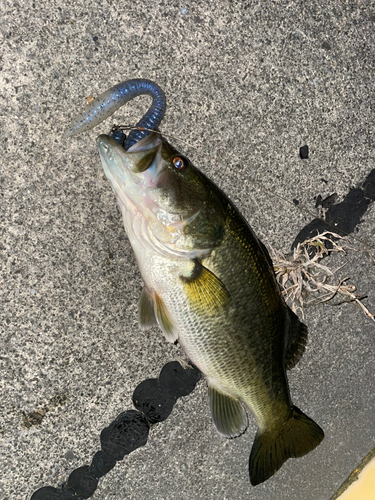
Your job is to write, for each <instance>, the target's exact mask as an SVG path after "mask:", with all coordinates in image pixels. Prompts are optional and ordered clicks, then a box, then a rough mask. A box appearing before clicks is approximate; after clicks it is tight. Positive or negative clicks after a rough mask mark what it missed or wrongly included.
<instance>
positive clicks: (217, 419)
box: [208, 386, 247, 438]
mask: <svg viewBox="0 0 375 500" xmlns="http://www.w3.org/2000/svg"><path fill="white" fill-rule="evenodd" d="M208 396H209V400H210V408H211V416H212V420H213V422H214V424H215V425H216V428H217V430H218V431H219V432H220V433H221V434H224V436H225V437H228V438H233V437H236V436H239V435H240V434H242V433H243V432H244V431H245V429H246V427H247V415H246V411H245V409H244V407H243V406H242V405H241V402H240V400H239V399H235V398H232V397H230V396H227V395H225V394H222V393H221V392H219V391H218V390H216V389H214V388H213V387H211V386H208Z"/></svg>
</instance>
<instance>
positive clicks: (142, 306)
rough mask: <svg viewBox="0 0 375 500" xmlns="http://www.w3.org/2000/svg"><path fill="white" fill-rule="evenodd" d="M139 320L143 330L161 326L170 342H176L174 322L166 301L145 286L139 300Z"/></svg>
mask: <svg viewBox="0 0 375 500" xmlns="http://www.w3.org/2000/svg"><path fill="white" fill-rule="evenodd" d="M138 321H139V326H140V327H141V330H149V329H150V328H152V327H153V326H159V327H160V329H161V330H162V332H163V333H164V336H165V338H166V339H167V340H168V342H172V343H173V342H176V340H178V336H177V335H176V334H175V333H174V328H173V323H172V320H171V318H170V316H169V314H168V311H167V310H166V308H165V305H164V302H163V301H162V299H161V298H160V297H159V295H158V294H157V293H156V292H155V290H151V291H150V290H149V289H148V288H147V287H144V288H143V290H142V293H141V296H140V298H139V302H138Z"/></svg>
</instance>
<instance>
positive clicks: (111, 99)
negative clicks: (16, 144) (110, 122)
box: [65, 78, 166, 150]
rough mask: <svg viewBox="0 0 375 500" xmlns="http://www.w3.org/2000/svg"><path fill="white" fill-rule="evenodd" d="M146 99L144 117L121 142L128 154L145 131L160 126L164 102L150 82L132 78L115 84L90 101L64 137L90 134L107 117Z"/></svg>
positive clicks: (160, 91) (158, 88)
mask: <svg viewBox="0 0 375 500" xmlns="http://www.w3.org/2000/svg"><path fill="white" fill-rule="evenodd" d="M144 94H146V95H150V96H151V97H152V98H153V100H152V104H151V107H150V108H149V110H148V111H147V113H146V114H145V115H144V116H143V117H142V118H141V120H140V121H139V122H138V123H137V124H136V126H135V128H137V127H138V130H132V131H131V132H130V134H129V136H128V138H127V139H126V141H125V145H124V148H125V150H128V149H129V148H130V147H131V146H132V145H133V144H135V143H136V142H138V141H140V140H141V139H142V138H143V137H145V136H146V135H148V134H149V131H147V130H139V128H144V129H151V130H156V129H157V128H158V126H159V125H160V123H161V121H162V119H163V116H164V113H165V109H166V99H165V95H164V92H163V91H162V89H161V88H160V87H159V86H158V85H156V83H154V82H152V81H151V80H145V79H143V78H136V79H134V80H127V81H126V82H122V83H118V84H117V85H115V86H114V87H111V88H110V89H108V90H106V91H105V92H104V93H103V94H101V95H100V96H99V97H97V98H96V99H93V100H92V101H91V102H90V103H89V104H88V105H87V106H86V108H85V109H84V110H83V111H82V113H80V114H79V115H77V116H76V117H75V119H74V120H73V121H72V123H71V125H70V128H69V130H68V132H67V133H66V134H65V135H66V136H68V137H69V136H72V135H76V134H80V133H81V132H86V131H87V130H90V129H92V128H94V127H96V125H98V124H99V123H101V122H102V121H104V120H106V119H107V118H108V117H109V116H111V115H112V114H113V113H114V112H115V111H116V110H117V109H119V108H120V107H121V106H123V105H124V104H126V103H127V102H129V101H131V100H132V99H134V98H135V97H138V96H140V95H144Z"/></svg>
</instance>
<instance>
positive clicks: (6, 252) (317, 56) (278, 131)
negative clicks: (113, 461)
mask: <svg viewBox="0 0 375 500" xmlns="http://www.w3.org/2000/svg"><path fill="white" fill-rule="evenodd" d="M374 29H375V9H374V5H373V2H371V1H369V0H368V1H359V0H358V1H344V0H343V1H340V2H338V1H337V0H326V1H321V0H313V1H309V2H305V1H274V2H271V1H248V2H246V1H244V2H236V1H224V0H216V1H215V2H211V1H194V2H193V1H190V2H183V1H181V2H176V1H169V2H161V1H152V0H144V1H142V2H141V1H138V0H135V1H132V2H130V1H124V2H121V1H120V2H113V1H109V0H103V1H102V2H95V1H90V0H89V1H85V2H83V1H82V0H75V1H74V2H72V1H70V0H67V1H65V2H62V1H60V0H54V1H50V2H44V3H40V2H36V1H35V2H34V3H32V2H26V1H24V0H20V1H19V2H11V1H8V0H4V1H3V2H1V3H0V55H1V60H0V66H1V71H0V141H1V144H2V154H1V163H0V170H1V174H0V195H1V197H0V204H1V210H0V217H1V219H0V220H1V227H0V231H1V232H0V234H1V235H0V259H1V260H0V262H1V266H2V267H1V269H2V271H1V277H0V294H1V299H0V300H1V306H0V319H1V322H0V329H1V337H0V350H1V352H0V370H1V371H0V388H1V402H0V408H1V409H0V470H1V473H0V500H19V499H29V498H30V496H31V495H32V493H33V492H34V491H35V490H37V489H38V488H41V487H42V486H47V485H50V486H55V487H58V486H59V485H61V484H62V483H64V482H65V481H66V480H67V478H68V476H69V474H70V473H71V471H72V470H73V469H75V468H77V467H80V466H81V465H84V464H89V463H90V461H91V459H92V456H93V455H94V453H95V452H96V451H97V450H98V449H100V441H99V436H100V432H101V430H102V429H103V428H104V427H105V426H107V425H109V423H110V422H111V421H112V420H113V419H114V418H115V417H116V416H117V415H118V414H119V413H121V412H122V411H124V410H126V409H131V408H132V403H131V396H132V393H133V390H134V389H135V387H136V385H137V384H138V383H140V382H141V381H143V380H144V379H146V378H150V377H154V376H157V375H158V373H159V371H160V369H161V368H162V366H163V365H164V364H165V363H166V362H168V361H171V360H175V359H177V358H179V357H182V358H184V355H183V353H182V352H181V350H180V348H179V347H178V346H173V345H172V346H171V345H169V344H167V343H166V342H165V341H164V338H163V337H162V336H161V334H160V333H159V332H158V331H157V330H152V331H150V332H149V333H147V334H143V333H141V332H140V331H139V328H138V325H137V301H138V297H139V294H140V292H141V289H142V281H141V279H140V275H139V273H138V270H137V266H136V262H135V259H134V256H133V254H132V251H131V248H130V245H129V242H128V240H127V238H126V236H125V233H124V230H123V227H122V221H121V218H120V214H119V211H118V209H117V206H116V202H115V198H114V196H113V193H112V191H111V189H110V186H109V184H108V182H107V181H106V180H105V178H104V174H103V173H102V170H101V165H100V160H99V157H98V153H97V149H96V143H95V138H96V136H97V135H98V134H99V133H102V132H104V133H108V131H109V129H110V127H111V125H112V123H113V122H117V123H125V124H128V123H130V124H132V123H135V122H136V121H137V120H138V119H139V118H140V116H142V114H143V113H144V111H145V110H146V109H147V106H148V103H149V100H148V98H147V97H143V98H139V99H136V100H134V101H132V102H131V103H129V104H128V105H127V106H126V107H124V108H122V109H121V110H120V111H119V112H118V113H117V114H116V116H115V118H114V119H113V120H112V119H110V120H108V122H106V123H103V124H101V125H100V126H99V127H97V129H95V130H93V131H91V132H88V133H85V134H83V135H82V136H79V137H77V138H71V139H66V138H64V137H63V134H64V132H65V130H66V129H67V127H68V125H69V121H70V119H71V118H72V117H73V115H74V114H75V113H76V112H77V111H79V110H81V109H82V108H83V107H84V105H85V102H86V101H85V100H86V98H87V97H88V96H89V95H91V94H92V95H98V94H100V93H102V92H103V91H104V90H106V89H107V88H109V87H110V86H112V85H114V84H116V83H118V82H120V81H123V80H126V79H129V78H136V77H137V78H139V77H143V78H149V79H152V80H155V81H156V82H157V83H158V84H159V85H160V86H161V87H162V88H163V89H164V91H165V93H166V95H167V102H168V110H167V113H166V117H165V119H164V122H163V124H162V127H161V130H162V132H163V133H164V134H166V135H168V134H169V135H171V136H174V137H176V138H179V139H182V140H183V141H184V143H179V142H177V140H175V139H170V142H172V143H173V144H175V145H179V144H180V145H181V146H180V148H181V151H182V152H183V153H184V154H186V155H187V156H188V157H189V158H190V159H191V160H192V161H193V163H195V165H197V166H199V167H201V168H202V170H203V171H204V172H205V173H206V174H207V175H209V176H210V177H211V178H212V179H213V180H214V181H215V182H217V184H218V185H219V186H220V187H222V188H223V189H224V190H225V191H226V192H227V194H228V195H230V197H231V198H232V199H233V200H234V202H235V203H236V204H237V205H238V207H239V208H240V209H241V211H242V213H243V214H244V215H245V217H246V218H247V220H248V221H249V222H250V224H251V225H252V227H253V228H254V230H255V231H256V233H257V234H258V235H259V236H260V237H261V239H262V240H263V242H264V243H265V244H266V245H268V246H270V245H272V246H273V247H274V248H277V249H278V250H283V251H288V250H289V247H290V245H291V243H292V241H293V240H294V237H295V235H296V234H297V233H298V231H299V230H300V229H301V228H302V227H303V226H304V225H305V224H306V223H308V222H309V221H310V220H311V219H312V218H313V217H312V216H311V215H309V214H308V213H306V212H304V211H300V210H298V209H297V208H296V207H295V206H294V204H293V203H292V200H293V199H298V200H299V202H300V206H301V205H303V206H305V207H307V208H308V209H309V210H310V211H312V212H314V213H315V209H314V205H315V200H314V197H315V196H317V195H318V194H321V195H322V196H323V197H325V196H328V195H330V194H332V193H334V192H336V193H338V195H339V200H340V199H342V198H343V197H344V196H345V195H346V194H347V192H348V190H349V188H350V187H352V186H355V185H357V184H358V183H360V182H361V181H363V180H364V178H365V177H366V176H367V175H368V174H369V172H370V171H371V170H372V169H373V168H374V165H375V163H374V156H375V140H374V109H375V94H374V88H375V71H374V69H375V65H374V56H375V37H374ZM304 144H308V145H309V148H310V157H309V159H308V160H303V161H302V160H301V159H300V158H299V148H300V146H303V145H304ZM254 180H256V181H258V183H254V182H253V181H254ZM259 183H260V184H259ZM261 186H263V187H264V188H266V189H267V190H268V191H265V189H264V188H262V187H261ZM374 222H375V209H374V206H373V204H372V205H371V206H370V207H369V209H368V211H367V212H366V214H365V216H364V218H363V222H362V224H360V226H359V227H358V232H357V233H356V236H357V237H358V238H360V239H361V240H363V241H366V242H368V243H369V244H372V245H375V238H374V235H375V231H374V227H375V225H374ZM350 245H351V247H352V249H351V250H349V251H348V254H347V255H346V256H339V257H336V258H335V259H332V260H333V262H331V265H332V266H336V267H338V266H339V265H340V264H341V263H344V262H347V265H346V267H345V268H344V269H343V270H342V271H340V276H341V277H345V276H350V277H351V282H352V283H354V284H355V285H356V286H357V288H358V291H359V293H361V294H364V295H368V299H366V300H365V301H364V303H365V304H366V305H367V307H368V308H369V309H370V310H373V311H374V310H375V291H374V290H375V286H374V285H375V277H374V260H373V258H374V257H373V256H372V258H371V256H370V254H369V253H368V252H367V251H366V249H367V247H366V246H365V245H364V244H363V243H361V242H359V241H358V240H350ZM327 263H328V261H327ZM305 321H306V324H307V325H308V327H309V343H308V346H307V350H306V353H305V355H304V357H303V359H302V360H301V362H300V363H299V364H298V366H297V367H296V368H295V369H293V370H292V371H291V372H290V373H289V381H290V389H291V394H292V398H293V401H294V403H295V404H296V405H297V406H299V407H300V408H301V409H302V410H303V411H304V412H306V413H307V414H308V415H309V416H311V417H312V418H314V419H315V420H316V421H317V422H318V423H319V424H320V425H321V426H322V427H323V429H324V431H325V436H326V437H325V440H324V441H323V443H322V444H321V445H320V446H319V447H318V448H317V449H316V450H315V451H313V452H312V453H310V454H309V455H307V456H306V457H304V458H301V459H298V460H289V461H288V462H287V463H286V464H285V465H284V466H283V467H282V469H281V470H280V471H279V472H278V473H277V474H276V475H275V476H274V477H273V478H271V479H270V480H269V481H267V482H266V483H264V484H262V485H260V486H258V487H256V488H253V487H251V486H250V483H249V479H248V457H249V453H250V449H251V444H252V440H253V437H254V433H255V430H256V426H255V423H254V421H253V420H252V422H251V425H250V427H249V429H248V431H247V432H246V433H245V434H244V435H243V436H242V437H240V438H238V439H235V440H225V439H224V438H222V437H220V435H219V434H218V433H217V432H216V430H215V428H214V426H213V424H212V422H211V419H210V414H209V409H208V398H207V391H206V386H205V383H204V381H202V382H200V383H199V385H198V387H197V389H196V390H195V391H194V392H193V393H192V394H191V395H189V396H188V397H185V398H182V399H180V400H179V401H178V403H177V404H176V406H175V408H174V411H173V413H172V415H171V416H170V417H169V418H168V419H167V420H166V421H165V422H163V423H161V424H159V425H156V426H155V427H154V428H153V429H152V431H151V433H150V436H149V440H148V443H147V445H146V446H144V447H142V448H140V449H138V450H137V451H135V452H134V453H132V454H131V455H129V456H128V457H126V458H125V459H124V460H123V461H122V462H120V463H119V464H117V466H116V467H115V468H114V469H113V470H112V471H111V472H110V473H109V474H107V475H106V476H105V477H104V478H103V479H102V480H101V481H100V483H99V486H98V489H97V491H96V492H95V494H94V495H93V497H91V498H94V499H103V500H107V499H108V500H109V499H111V500H122V499H129V500H134V499H146V498H147V499H150V500H164V499H168V500H169V499H179V500H182V499H184V500H185V499H186V500H195V499H206V500H211V499H212V500H225V499H227V500H232V499H235V500H245V499H246V500H248V499H252V500H276V499H277V500H283V499H287V500H301V499H302V498H303V499H304V500H328V499H329V498H330V496H331V495H333V493H334V492H335V490H336V489H337V488H338V487H339V485H340V484H341V483H342V481H343V480H344V479H345V478H346V477H347V475H348V474H349V473H350V472H351V471H352V470H353V469H354V467H355V466H356V464H357V463H358V462H359V461H360V460H361V459H362V458H363V457H364V456H365V455H366V453H367V452H368V451H369V450H370V449H371V448H373V447H374V444H375V443H374V441H375V439H374V438H375V426H374V414H375V411H374V410H375V390H374V387H375V371H374V346H375V340H374V334H375V329H374V323H373V322H371V321H370V320H369V319H367V318H366V317H365V316H364V314H363V313H362V311H361V310H360V308H359V307H357V306H355V305H353V304H343V305H341V306H336V307H332V306H330V305H329V304H322V305H320V306H316V307H312V308H309V309H308V310H306V318H305ZM38 415H39V417H38Z"/></svg>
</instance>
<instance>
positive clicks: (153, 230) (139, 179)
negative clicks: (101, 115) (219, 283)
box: [98, 133, 224, 258]
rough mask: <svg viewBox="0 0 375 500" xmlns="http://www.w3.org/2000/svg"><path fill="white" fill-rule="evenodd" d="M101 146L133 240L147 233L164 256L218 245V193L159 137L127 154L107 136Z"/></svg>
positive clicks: (196, 253)
mask: <svg viewBox="0 0 375 500" xmlns="http://www.w3.org/2000/svg"><path fill="white" fill-rule="evenodd" d="M98 146H99V153H100V157H101V161H102V164H103V168H104V172H105V174H106V176H107V178H108V179H109V181H110V183H111V185H112V188H113V190H114V192H115V194H116V198H117V201H118V204H119V206H120V209H121V211H122V213H123V218H124V224H125V229H126V231H127V233H128V235H129V232H132V231H133V233H134V234H135V233H137V234H138V235H139V234H141V233H142V238H144V239H147V243H151V244H153V245H156V246H158V247H159V249H160V248H162V249H163V252H172V253H175V254H183V255H186V254H189V256H190V257H193V258H195V257H199V256H203V255H204V254H207V253H209V252H210V251H211V249H212V248H213V247H215V246H217V244H218V243H219V242H220V240H221V238H222V234H223V227H224V209H223V202H222V197H221V196H220V194H219V190H218V188H217V187H216V186H215V185H214V184H213V183H212V182H211V181H210V180H209V179H208V178H207V177H206V176H204V174H202V173H201V172H200V171H199V170H198V169H197V168H196V167H194V165H193V164H192V163H191V162H190V161H189V160H188V159H187V158H186V157H185V156H183V155H181V154H180V153H179V152H178V151H177V150H176V149H175V148H173V147H172V146H171V145H170V144H169V143H168V142H167V141H166V140H165V139H163V138H162V136H161V135H160V134H157V133H150V134H149V135H147V136H146V137H145V138H143V139H142V140H140V141H139V142H137V143H136V144H134V145H133V146H132V147H131V148H129V149H128V150H127V151H126V150H125V149H124V148H123V147H122V146H121V144H119V143H118V142H117V141H116V140H114V139H113V138H112V137H110V136H108V135H100V136H99V137H98ZM137 224H138V225H139V224H140V225H142V228H143V229H142V231H140V230H139V227H138V226H137Z"/></svg>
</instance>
